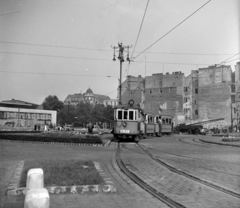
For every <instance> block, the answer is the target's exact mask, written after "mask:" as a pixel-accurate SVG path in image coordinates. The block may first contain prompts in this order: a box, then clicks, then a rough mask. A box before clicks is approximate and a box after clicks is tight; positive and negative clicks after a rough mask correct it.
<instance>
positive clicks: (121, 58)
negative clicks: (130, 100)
mask: <svg viewBox="0 0 240 208" xmlns="http://www.w3.org/2000/svg"><path fill="white" fill-rule="evenodd" d="M111 47H112V48H113V61H116V52H118V57H117V58H118V60H119V61H120V79H119V82H120V83H119V101H118V103H119V104H122V63H123V62H124V49H127V58H126V61H128V62H130V58H129V48H131V47H132V46H123V44H122V43H118V46H111ZM117 49H118V51H116V50H117Z"/></svg>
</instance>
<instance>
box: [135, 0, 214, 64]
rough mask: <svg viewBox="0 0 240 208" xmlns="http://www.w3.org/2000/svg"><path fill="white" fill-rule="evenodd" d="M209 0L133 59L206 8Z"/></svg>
mask: <svg viewBox="0 0 240 208" xmlns="http://www.w3.org/2000/svg"><path fill="white" fill-rule="evenodd" d="M210 1H211V0H209V1H208V2H206V3H205V4H203V5H202V6H201V7H199V8H198V9H197V10H196V11H194V12H193V13H191V14H190V15H189V16H188V17H186V18H185V19H184V20H182V21H181V22H180V23H178V24H177V25H176V26H175V27H173V28H172V29H171V30H169V31H168V32H167V33H165V34H164V35H163V36H162V37H160V38H159V39H157V40H156V41H155V42H154V43H152V44H151V45H150V46H148V47H147V48H146V49H144V50H143V51H142V52H141V53H139V54H138V55H137V56H136V57H134V59H136V58H137V57H138V56H140V55H141V54H142V53H144V52H145V51H146V50H148V49H149V48H151V47H152V46H153V45H155V44H156V43H157V42H158V41H160V40H161V39H163V38H164V37H165V36H167V35H168V34H169V33H171V32H172V31H173V30H175V29H176V28H177V27H179V26H180V25H181V24H182V23H184V22H185V21H186V20H187V19H189V18H190V17H191V16H193V15H194V14H195V13H197V12H198V11H199V10H201V9H202V8H203V7H204V6H206V5H207V4H208V3H209V2H210Z"/></svg>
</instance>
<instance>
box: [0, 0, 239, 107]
mask: <svg viewBox="0 0 240 208" xmlns="http://www.w3.org/2000/svg"><path fill="white" fill-rule="evenodd" d="M144 14H145V15H144ZM188 17H189V18H188ZM176 26H177V27H176ZM239 40H240V1H239V0H210V1H208V0H194V1H192V0H149V1H148V0H0V101H3V100H9V99H16V100H23V101H27V102H31V103H36V104H41V103H42V102H43V101H44V99H45V98H46V97H47V96H49V95H56V96H57V97H58V99H59V100H61V101H64V99H65V98H66V97H67V95H68V94H74V93H85V92H86V90H87V89H88V88H89V87H90V88H91V89H92V91H93V93H95V94H101V95H107V96H109V97H110V98H111V99H115V98H117V87H118V84H119V78H120V62H119V60H116V61H113V48H112V47H113V46H118V43H122V44H123V45H124V46H129V47H130V50H129V56H130V57H132V60H133V61H131V62H130V64H129V63H128V62H126V61H125V62H123V65H122V80H123V81H124V80H125V79H126V76H128V75H131V76H139V75H141V76H142V77H145V76H151V75H152V74H156V73H164V74H165V73H167V72H168V73H172V72H175V71H182V72H183V73H184V74H185V75H188V74H189V73H190V72H191V70H197V69H198V68H204V67H208V66H210V65H214V64H220V63H221V62H223V61H225V60H227V61H226V63H225V64H226V65H231V66H232V70H233V71H234V65H236V63H237V62H239V60H240V54H239V52H240V43H239V42H240V41H239ZM146 49H147V50H146ZM116 55H118V52H116ZM124 55H125V56H126V55H127V51H126V50H125V51H124Z"/></svg>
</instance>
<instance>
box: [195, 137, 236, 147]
mask: <svg viewBox="0 0 240 208" xmlns="http://www.w3.org/2000/svg"><path fill="white" fill-rule="evenodd" d="M199 140H200V141H201V142H205V143H209V144H216V145H223V146H230V147H240V145H237V144H223V143H220V142H212V141H206V140H203V139H199Z"/></svg>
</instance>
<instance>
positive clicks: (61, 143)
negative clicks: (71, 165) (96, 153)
mask: <svg viewBox="0 0 240 208" xmlns="http://www.w3.org/2000/svg"><path fill="white" fill-rule="evenodd" d="M1 141H6V142H17V143H38V144H47V145H74V146H92V147H107V146H109V144H108V143H109V142H107V143H106V144H88V143H64V142H39V141H20V140H6V139H0V142H1Z"/></svg>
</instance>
